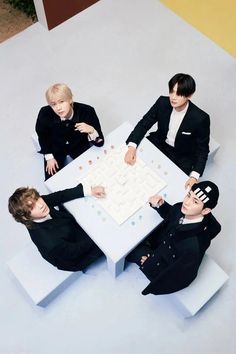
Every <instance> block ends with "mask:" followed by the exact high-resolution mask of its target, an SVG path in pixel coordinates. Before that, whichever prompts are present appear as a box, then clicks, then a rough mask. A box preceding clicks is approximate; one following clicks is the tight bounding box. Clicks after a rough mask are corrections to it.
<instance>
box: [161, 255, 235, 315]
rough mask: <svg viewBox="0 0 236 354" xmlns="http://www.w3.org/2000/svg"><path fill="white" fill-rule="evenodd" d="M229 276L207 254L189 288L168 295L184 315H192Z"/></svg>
mask: <svg viewBox="0 0 236 354" xmlns="http://www.w3.org/2000/svg"><path fill="white" fill-rule="evenodd" d="M228 278H229V276H228V275H227V274H226V273H225V272H224V271H223V269H221V268H220V266H219V265H218V264H217V263H216V262H215V261H214V260H213V259H212V258H211V257H210V256H209V255H207V254H205V256H204V257H203V260H202V263H201V266H200V268H199V271H198V275H197V277H196V279H194V281H193V282H192V283H191V284H190V285H189V286H188V287H187V288H185V289H183V290H180V291H177V292H175V293H173V294H170V295H168V297H169V299H170V300H171V301H172V302H173V303H174V305H175V306H176V307H177V308H178V309H179V310H180V312H182V314H183V315H184V317H191V316H194V315H195V314H196V313H197V312H198V311H199V310H200V309H201V308H202V307H203V306H204V305H205V304H206V303H207V302H208V301H209V300H210V299H211V298H212V296H213V295H214V294H216V292H217V291H218V290H219V289H220V288H221V287H222V286H223V285H224V283H225V282H226V281H227V279H228Z"/></svg>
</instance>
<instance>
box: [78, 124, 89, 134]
mask: <svg viewBox="0 0 236 354" xmlns="http://www.w3.org/2000/svg"><path fill="white" fill-rule="evenodd" d="M75 130H79V131H80V133H87V134H93V132H94V128H93V127H92V126H91V125H89V124H86V123H75Z"/></svg>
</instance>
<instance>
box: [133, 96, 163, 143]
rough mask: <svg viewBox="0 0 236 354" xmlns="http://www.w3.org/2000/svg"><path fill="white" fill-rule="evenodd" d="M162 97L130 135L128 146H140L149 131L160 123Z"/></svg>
mask: <svg viewBox="0 0 236 354" xmlns="http://www.w3.org/2000/svg"><path fill="white" fill-rule="evenodd" d="M160 99H161V97H159V98H158V100H157V101H156V102H155V103H154V105H153V106H152V107H151V108H150V110H149V111H148V112H147V113H146V114H145V115H144V116H143V118H142V119H141V120H140V121H139V122H138V124H137V125H136V127H135V128H134V130H133V131H132V132H131V133H130V135H129V137H128V139H127V140H126V144H128V143H129V142H132V143H136V144H137V145H139V144H140V142H141V140H142V139H143V138H144V136H145V135H146V134H147V132H148V130H149V129H151V127H152V126H153V125H154V124H155V123H157V122H158V118H159V102H160Z"/></svg>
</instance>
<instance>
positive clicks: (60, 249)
mask: <svg viewBox="0 0 236 354" xmlns="http://www.w3.org/2000/svg"><path fill="white" fill-rule="evenodd" d="M91 248H94V243H93V241H92V240H91V239H90V238H89V237H88V239H82V240H80V241H76V242H68V241H66V240H62V241H61V242H60V244H59V245H57V246H56V247H54V248H53V249H52V250H51V252H50V256H52V257H53V258H54V259H57V260H60V259H61V260H62V261H70V260H71V261H73V260H77V261H78V260H79V258H80V257H81V256H84V255H85V254H86V253H88V252H89V250H90V249H91Z"/></svg>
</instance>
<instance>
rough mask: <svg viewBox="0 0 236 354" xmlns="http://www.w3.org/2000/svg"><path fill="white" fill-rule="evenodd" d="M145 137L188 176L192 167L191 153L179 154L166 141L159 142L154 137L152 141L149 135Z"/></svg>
mask: <svg viewBox="0 0 236 354" xmlns="http://www.w3.org/2000/svg"><path fill="white" fill-rule="evenodd" d="M147 139H148V140H149V141H151V143H153V144H154V145H155V146H156V147H157V148H158V149H159V150H161V152H163V154H165V155H166V156H167V157H168V158H169V159H170V160H171V161H173V162H174V163H175V164H176V165H177V166H178V167H179V168H180V169H181V170H182V171H184V172H185V173H186V174H187V175H188V176H189V174H190V173H191V172H192V167H193V157H192V156H191V155H185V156H183V155H179V154H177V152H176V149H175V148H174V147H172V146H170V145H169V144H167V143H166V142H164V143H163V142H162V143H159V142H158V141H157V140H156V139H155V141H154V139H153V137H152V136H151V135H149V136H148V137H147Z"/></svg>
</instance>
